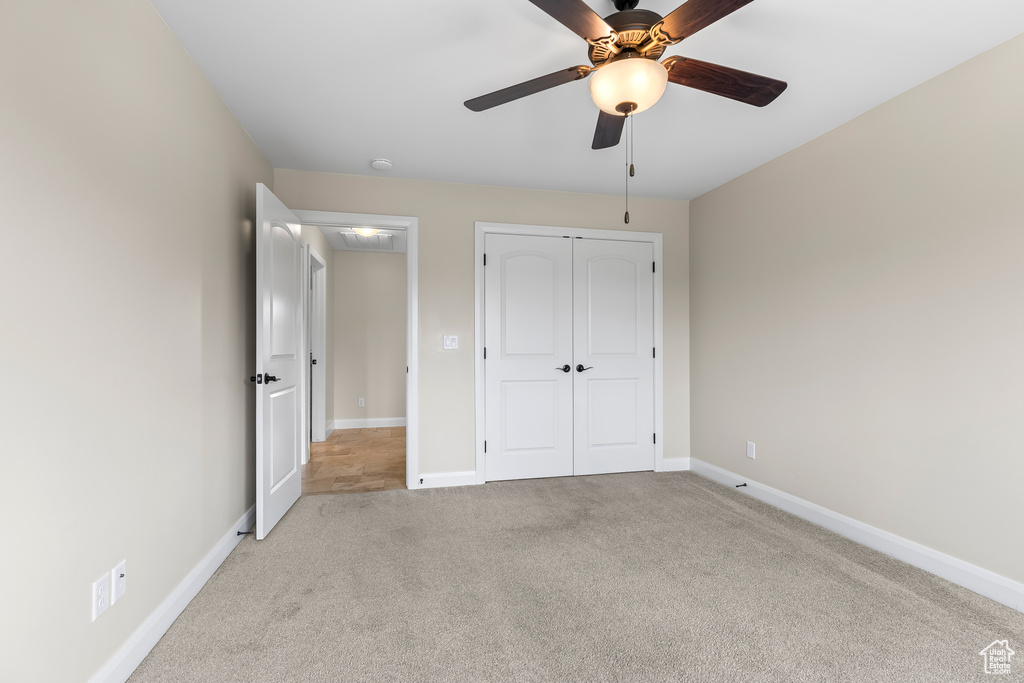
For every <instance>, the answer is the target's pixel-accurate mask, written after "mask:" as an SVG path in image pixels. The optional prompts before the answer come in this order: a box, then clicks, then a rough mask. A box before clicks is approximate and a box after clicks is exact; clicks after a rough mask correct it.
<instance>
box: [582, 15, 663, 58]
mask: <svg viewBox="0 0 1024 683" xmlns="http://www.w3.org/2000/svg"><path fill="white" fill-rule="evenodd" d="M604 20H605V23H607V24H608V25H609V26H611V27H612V29H613V30H614V31H615V33H616V38H615V45H616V46H617V47H618V48H619V49H620V50H631V49H636V48H637V46H639V45H642V44H643V43H645V42H647V40H648V38H650V36H651V27H652V26H654V25H655V24H657V23H658V22H659V21H661V20H662V16H661V15H660V14H658V13H657V12H652V11H650V10H646V9H628V10H624V11H622V12H616V13H615V14H612V15H610V16H607V17H605V18H604ZM664 52H665V47H664V46H662V45H657V46H655V47H654V48H652V49H651V50H649V51H648V52H647V53H646V54H645V55H644V57H646V58H648V59H658V58H659V57H661V55H662V53H664ZM587 56H588V57H589V58H590V62H591V63H592V64H594V65H597V64H603V63H604V62H607V61H609V60H610V59H611V58H612V57H614V56H615V53H614V52H613V51H612V50H610V49H608V47H607V46H606V45H602V44H600V43H598V44H591V46H590V50H589V51H588V53H587Z"/></svg>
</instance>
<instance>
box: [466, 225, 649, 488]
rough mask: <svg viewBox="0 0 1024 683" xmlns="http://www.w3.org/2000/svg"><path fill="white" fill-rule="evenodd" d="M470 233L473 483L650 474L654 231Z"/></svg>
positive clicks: (516, 228)
mask: <svg viewBox="0 0 1024 683" xmlns="http://www.w3.org/2000/svg"><path fill="white" fill-rule="evenodd" d="M476 238H477V239H476V243H477V257H478V260H477V340H478V346H479V353H478V356H477V358H478V362H477V435H478V442H479V450H478V452H477V478H478V483H483V482H484V481H493V480H499V479H524V478H532V477H551V476H571V475H581V474H601V473H611V472H629V471H642V470H655V471H660V470H661V469H662V468H663V464H664V454H663V450H662V445H661V443H659V442H663V438H659V435H660V433H661V431H662V424H663V416H662V409H661V406H662V394H663V389H662V359H661V358H660V357H659V353H658V351H659V348H660V346H661V338H662V311H661V308H662V306H661V295H662V281H661V268H660V267H659V266H660V260H661V235H660V234H657V233H639V232H626V231H605V230H587V229H578V228H572V229H570V228H550V227H544V226H522V225H505V224H493V223H477V225H476Z"/></svg>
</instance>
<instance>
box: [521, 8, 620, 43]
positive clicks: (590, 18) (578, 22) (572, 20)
mask: <svg viewBox="0 0 1024 683" xmlns="http://www.w3.org/2000/svg"><path fill="white" fill-rule="evenodd" d="M530 2H532V3H533V4H535V5H536V6H537V7H540V8H541V9H542V10H544V11H545V12H547V13H548V14H550V15H551V16H552V17H554V18H555V20H557V21H558V22H559V23H561V24H562V25H563V26H565V27H566V28H568V29H569V30H570V31H572V32H573V33H575V34H576V35H578V36H579V37H580V38H582V39H583V40H597V39H598V38H605V37H607V36H610V35H611V33H612V27H611V26H609V25H608V24H606V23H605V21H604V19H602V18H601V17H600V16H598V15H597V13H596V12H594V10H592V9H590V6H589V5H587V4H586V3H585V2H583V0H530Z"/></svg>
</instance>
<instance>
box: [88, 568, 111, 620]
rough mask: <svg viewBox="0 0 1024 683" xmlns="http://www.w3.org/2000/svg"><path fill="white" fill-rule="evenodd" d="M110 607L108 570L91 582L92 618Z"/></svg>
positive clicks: (94, 618) (95, 617)
mask: <svg viewBox="0 0 1024 683" xmlns="http://www.w3.org/2000/svg"><path fill="white" fill-rule="evenodd" d="M108 607H110V572H103V576H101V577H100V578H98V579H96V580H95V581H93V582H92V620H93V621H96V619H97V618H98V617H99V616H100V615H101V614H103V613H104V612H106V611H107V608H108Z"/></svg>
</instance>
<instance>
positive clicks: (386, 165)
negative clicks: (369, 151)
mask: <svg viewBox="0 0 1024 683" xmlns="http://www.w3.org/2000/svg"><path fill="white" fill-rule="evenodd" d="M392 166H393V164H392V163H391V161H390V160H388V159H373V160H372V161H370V168H372V169H373V170H375V171H390V170H391V167H392Z"/></svg>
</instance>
